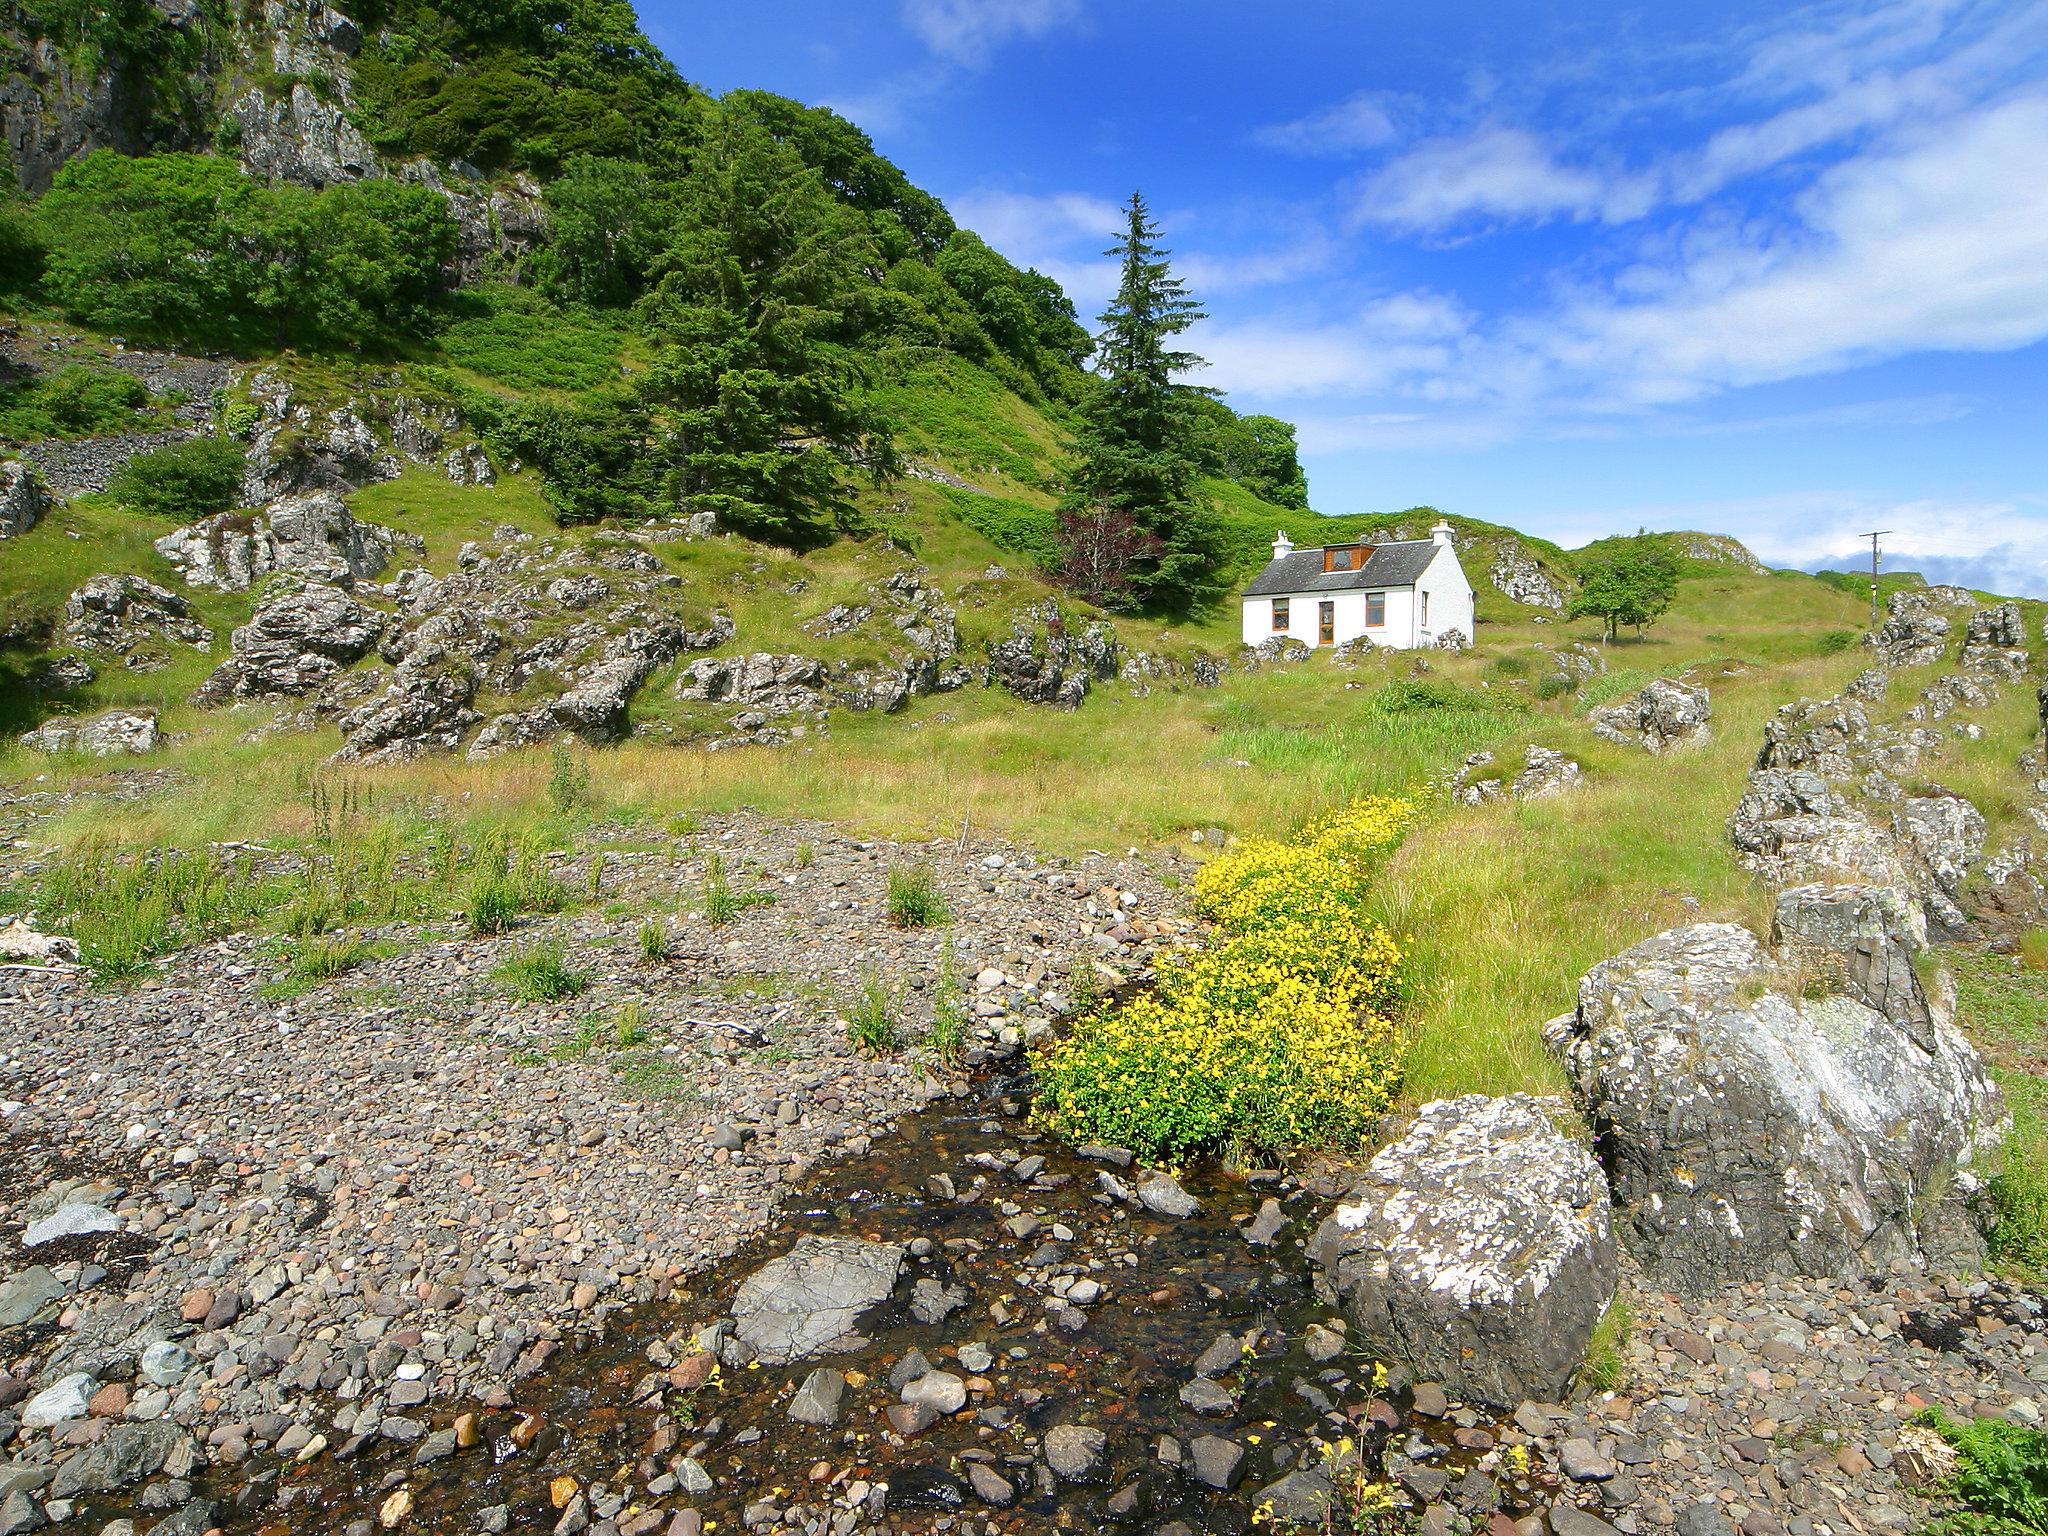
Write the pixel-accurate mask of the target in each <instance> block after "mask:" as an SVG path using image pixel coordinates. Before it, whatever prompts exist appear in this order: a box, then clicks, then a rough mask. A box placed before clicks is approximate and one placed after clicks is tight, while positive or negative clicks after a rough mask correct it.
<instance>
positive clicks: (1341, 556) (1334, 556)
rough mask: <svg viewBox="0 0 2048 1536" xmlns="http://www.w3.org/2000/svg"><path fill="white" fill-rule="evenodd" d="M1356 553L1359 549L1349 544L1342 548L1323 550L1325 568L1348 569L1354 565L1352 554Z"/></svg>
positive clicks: (1327, 569)
mask: <svg viewBox="0 0 2048 1536" xmlns="http://www.w3.org/2000/svg"><path fill="white" fill-rule="evenodd" d="M1356 553H1357V551H1356V550H1354V549H1352V548H1351V547H1350V546H1349V545H1346V546H1345V547H1344V548H1342V549H1326V550H1324V551H1323V569H1324V570H1326V571H1348V570H1350V569H1351V566H1352V556H1353V555H1355V554H1356Z"/></svg>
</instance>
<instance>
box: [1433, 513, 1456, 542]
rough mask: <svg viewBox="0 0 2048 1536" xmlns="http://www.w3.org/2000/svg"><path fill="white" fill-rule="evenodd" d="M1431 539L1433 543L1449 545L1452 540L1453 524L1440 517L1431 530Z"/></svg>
mask: <svg viewBox="0 0 2048 1536" xmlns="http://www.w3.org/2000/svg"><path fill="white" fill-rule="evenodd" d="M1429 541H1430V543H1432V544H1443V545H1448V544H1449V543H1450V542H1451V525H1450V524H1449V523H1448V522H1446V521H1444V520H1443V519H1442V518H1438V519H1437V523H1436V526H1435V527H1434V528H1432V529H1430V530H1429Z"/></svg>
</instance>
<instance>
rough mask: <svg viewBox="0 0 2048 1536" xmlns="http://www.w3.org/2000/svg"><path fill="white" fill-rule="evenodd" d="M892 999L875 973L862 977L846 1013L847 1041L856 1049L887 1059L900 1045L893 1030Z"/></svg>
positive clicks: (886, 987)
mask: <svg viewBox="0 0 2048 1536" xmlns="http://www.w3.org/2000/svg"><path fill="white" fill-rule="evenodd" d="M895 1007H896V1003H895V999H894V998H892V997H891V996H890V995H889V988H888V984H887V983H886V982H884V981H883V980H882V978H881V976H880V975H879V974H878V973H876V972H874V971H868V972H865V973H864V974H863V975H862V977H861V982H860V990H859V991H858V992H856V993H855V994H854V997H853V1002H852V1003H851V1004H850V1005H849V1006H848V1008H847V1010H846V1038H847V1039H848V1040H850V1041H852V1042H853V1044H854V1045H855V1047H856V1048H858V1049H860V1050H863V1051H868V1052H871V1053H872V1054H874V1055H876V1056H886V1055H888V1054H889V1053H890V1052H891V1051H893V1050H895V1049H896V1048H897V1047H898V1046H899V1045H900V1044H901V1043H902V1042H901V1039H900V1037H899V1036H898V1034H897V1031H896V1016H895Z"/></svg>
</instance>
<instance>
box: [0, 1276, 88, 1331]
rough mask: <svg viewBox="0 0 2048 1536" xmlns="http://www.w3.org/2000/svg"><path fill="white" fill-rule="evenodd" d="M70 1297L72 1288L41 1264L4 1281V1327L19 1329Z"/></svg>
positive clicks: (0, 1292) (0, 1296)
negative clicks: (48, 1308)
mask: <svg viewBox="0 0 2048 1536" xmlns="http://www.w3.org/2000/svg"><path fill="white" fill-rule="evenodd" d="M70 1294H71V1287H69V1286H68V1285H66V1284H65V1283H64V1282H63V1281H61V1280H59V1279H58V1278H57V1277H56V1276H55V1275H53V1274H51V1273H50V1272H49V1270H47V1269H45V1268H44V1267H43V1266H42V1265H40V1264H37V1265H33V1266H31V1267H30V1268H28V1269H24V1270H23V1271H22V1272H21V1273H20V1274H18V1275H16V1276H14V1277H13V1278H12V1279H9V1280H0V1328H18V1327H20V1326H21V1324H23V1323H25V1322H27V1321H28V1320H29V1319H30V1318H32V1317H34V1316H35V1315H36V1314H37V1313H38V1312H41V1311H42V1310H43V1309H44V1308H45V1307H48V1306H53V1305H55V1304H56V1303H57V1302H60V1301H62V1300H63V1299H64V1298H65V1297H66V1296H69V1295H70Z"/></svg>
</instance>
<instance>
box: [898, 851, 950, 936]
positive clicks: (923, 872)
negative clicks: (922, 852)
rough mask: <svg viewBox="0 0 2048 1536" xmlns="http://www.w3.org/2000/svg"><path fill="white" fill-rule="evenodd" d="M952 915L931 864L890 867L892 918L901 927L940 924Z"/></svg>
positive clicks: (929, 926)
mask: <svg viewBox="0 0 2048 1536" xmlns="http://www.w3.org/2000/svg"><path fill="white" fill-rule="evenodd" d="M950 915H951V914H950V913H949V912H948V910H947V908H946V898H945V894H944V893H943V892H942V891H940V889H939V877H938V876H937V875H936V874H934V873H933V871H932V867H931V865H929V864H913V865H911V866H910V867H909V868H907V869H892V870H890V871H889V921H890V922H892V923H894V924H895V925H896V926H897V927H898V928H936V927H938V926H939V924H941V923H943V922H945V921H946V920H947V918H948V917H949V916H950Z"/></svg>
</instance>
